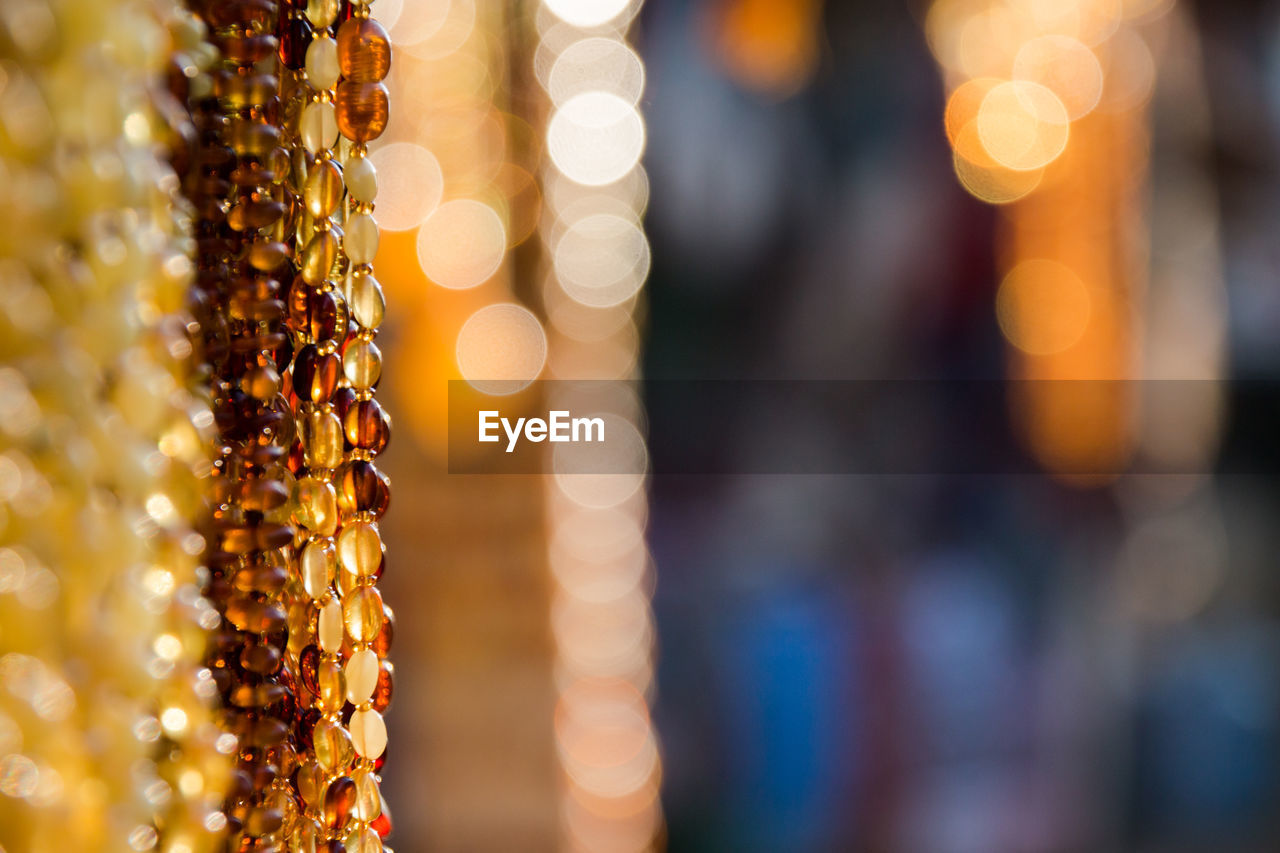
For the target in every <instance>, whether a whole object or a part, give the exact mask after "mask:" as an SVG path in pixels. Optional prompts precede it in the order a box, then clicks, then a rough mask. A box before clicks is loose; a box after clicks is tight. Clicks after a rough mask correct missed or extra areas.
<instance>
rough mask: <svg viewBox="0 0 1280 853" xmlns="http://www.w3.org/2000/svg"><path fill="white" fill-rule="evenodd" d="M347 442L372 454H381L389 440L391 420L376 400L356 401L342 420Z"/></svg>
mask: <svg viewBox="0 0 1280 853" xmlns="http://www.w3.org/2000/svg"><path fill="white" fill-rule="evenodd" d="M343 428H344V429H345V430H346V434H347V441H349V442H351V444H352V446H353V447H359V448H362V449H364V450H368V451H370V452H372V453H381V452H382V451H383V450H385V449H386V447H387V442H388V441H390V439H391V419H390V418H389V417H388V416H387V413H386V412H384V411H383V410H382V406H381V404H379V403H378V401H377V400H374V399H369V400H358V401H356V403H355V405H353V406H352V407H351V408H349V409H348V410H347V416H346V417H345V418H344V419H343Z"/></svg>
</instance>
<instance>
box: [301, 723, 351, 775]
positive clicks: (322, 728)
mask: <svg viewBox="0 0 1280 853" xmlns="http://www.w3.org/2000/svg"><path fill="white" fill-rule="evenodd" d="M311 742H312V746H313V748H314V749H315V753H316V761H317V762H318V763H319V764H320V766H321V767H323V768H324V769H325V770H327V771H328V772H330V773H340V772H342V771H343V770H346V769H347V768H348V767H350V766H351V762H352V761H353V760H354V759H355V750H354V748H353V745H352V743H351V735H349V734H348V733H347V730H346V729H344V728H343V727H342V724H341V723H336V722H334V721H333V720H321V721H320V722H318V723H316V727H315V730H314V732H313V733H312V737H311Z"/></svg>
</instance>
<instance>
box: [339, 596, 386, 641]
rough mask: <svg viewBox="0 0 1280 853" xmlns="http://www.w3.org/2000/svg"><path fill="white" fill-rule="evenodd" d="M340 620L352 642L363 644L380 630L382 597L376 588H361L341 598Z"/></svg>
mask: <svg viewBox="0 0 1280 853" xmlns="http://www.w3.org/2000/svg"><path fill="white" fill-rule="evenodd" d="M342 620H343V622H345V623H346V626H347V636H349V637H350V638H351V640H352V641H353V642H356V643H365V642H369V641H371V640H372V639H373V638H374V637H376V636H378V632H379V631H381V630H382V595H381V593H379V592H378V590H377V587H372V586H362V587H357V588H356V589H353V590H351V592H350V593H348V594H347V595H345V596H343V597H342Z"/></svg>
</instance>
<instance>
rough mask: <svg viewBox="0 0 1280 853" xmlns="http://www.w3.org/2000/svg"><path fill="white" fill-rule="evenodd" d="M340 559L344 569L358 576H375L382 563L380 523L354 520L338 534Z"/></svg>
mask: <svg viewBox="0 0 1280 853" xmlns="http://www.w3.org/2000/svg"><path fill="white" fill-rule="evenodd" d="M338 560H339V561H340V562H341V563H342V569H343V571H344V572H346V573H347V574H349V575H352V576H354V577H358V578H370V577H373V576H374V575H375V574H376V573H377V571H378V566H380V565H381V564H382V537H381V536H380V535H379V533H378V525H376V524H372V523H370V522H367V521H354V522H351V523H350V524H348V525H346V526H345V527H343V528H342V532H341V533H339V534H338Z"/></svg>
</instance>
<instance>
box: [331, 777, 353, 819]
mask: <svg viewBox="0 0 1280 853" xmlns="http://www.w3.org/2000/svg"><path fill="white" fill-rule="evenodd" d="M355 804H356V783H355V780H353V779H352V778H351V777H350V776H339V777H338V778H337V779H334V780H333V781H332V782H330V783H329V790H328V791H326V792H325V795H324V823H325V826H327V827H329V828H330V829H339V828H341V827H343V826H346V823H347V820H348V819H349V818H350V817H351V812H352V811H353V810H354V808H355Z"/></svg>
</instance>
